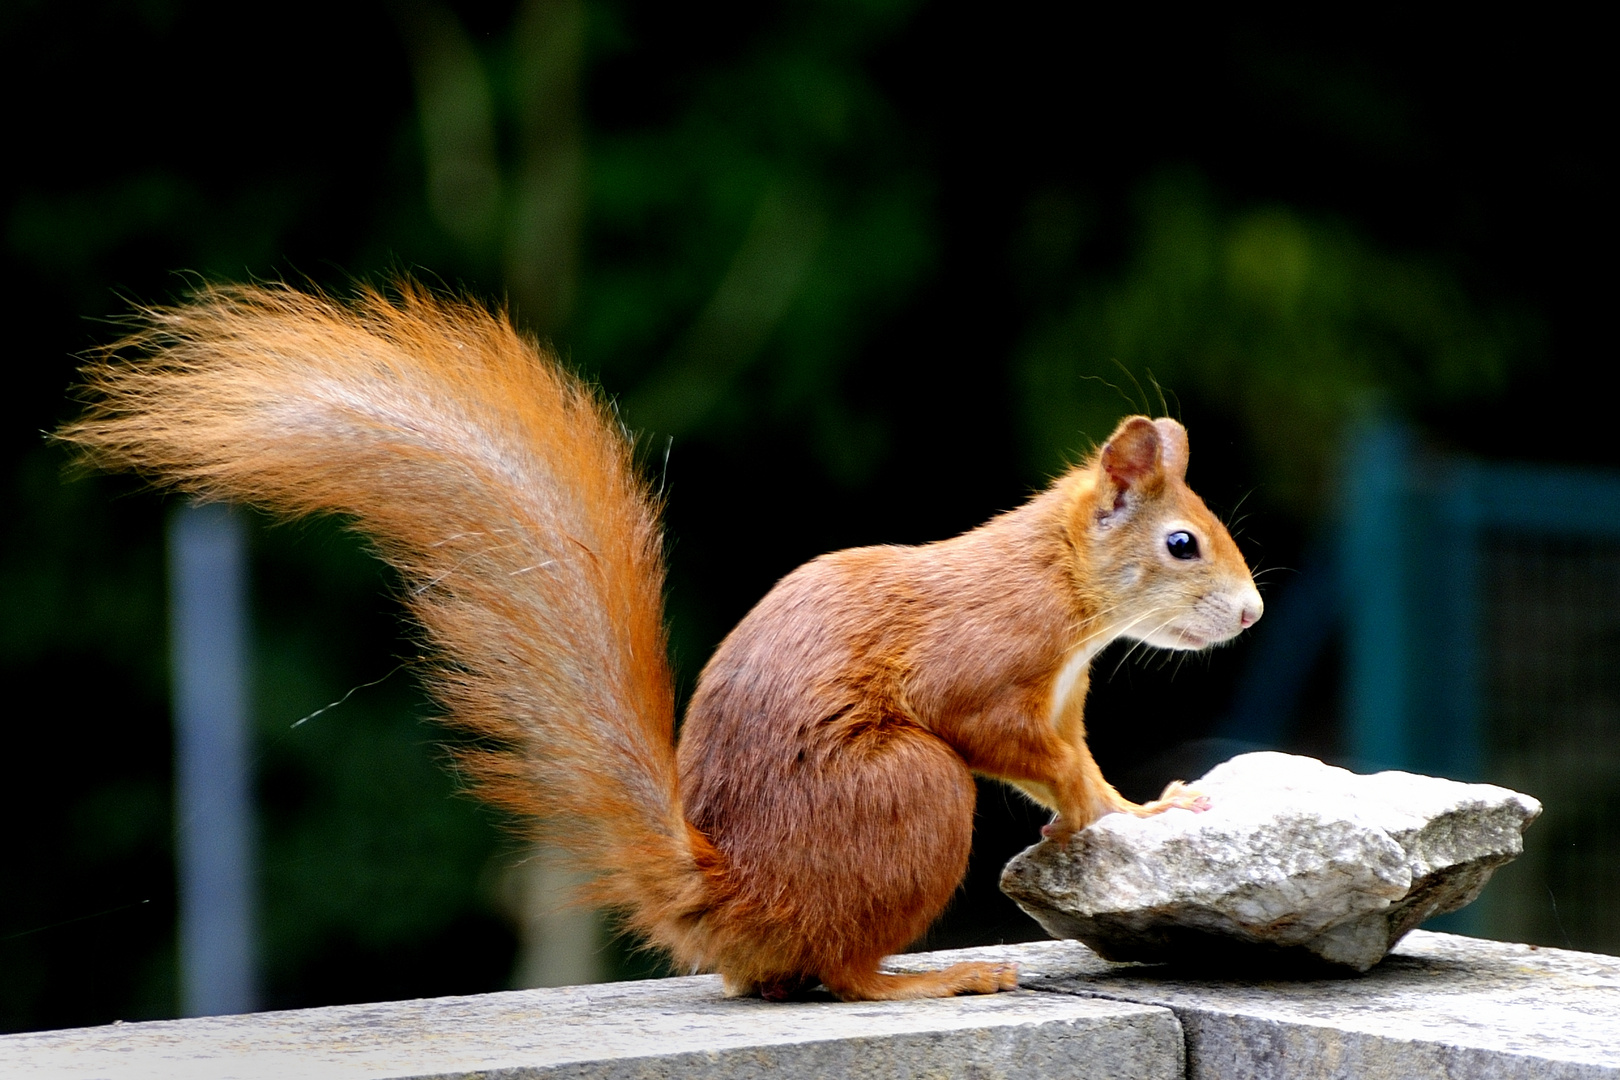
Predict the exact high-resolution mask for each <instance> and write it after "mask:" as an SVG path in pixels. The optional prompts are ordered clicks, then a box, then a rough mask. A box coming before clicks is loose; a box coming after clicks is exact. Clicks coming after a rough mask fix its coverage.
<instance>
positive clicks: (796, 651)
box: [59, 284, 1261, 999]
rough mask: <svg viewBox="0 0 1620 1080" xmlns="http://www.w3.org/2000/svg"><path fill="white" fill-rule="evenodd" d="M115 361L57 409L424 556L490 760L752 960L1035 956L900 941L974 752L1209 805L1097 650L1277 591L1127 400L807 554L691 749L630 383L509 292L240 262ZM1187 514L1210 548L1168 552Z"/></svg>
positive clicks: (1000, 977)
mask: <svg viewBox="0 0 1620 1080" xmlns="http://www.w3.org/2000/svg"><path fill="white" fill-rule="evenodd" d="M130 354H134V356H133V358H132V359H124V358H121V357H125V356H128V355H130ZM87 377H88V384H89V390H90V394H91V398H92V404H91V407H90V409H89V411H88V412H87V414H86V416H85V418H84V419H83V420H81V421H79V422H78V423H76V424H73V425H70V426H69V427H67V428H64V429H63V430H62V431H61V432H60V433H59V434H60V437H62V438H63V439H65V440H67V441H69V442H72V443H75V444H77V445H78V446H80V447H81V448H82V449H83V450H84V451H85V453H86V454H87V455H88V456H89V457H91V458H92V459H93V460H96V461H98V462H100V463H102V464H105V465H108V466H112V467H123V468H134V469H138V470H142V471H145V472H147V473H150V474H152V475H155V476H157V477H159V478H161V479H163V480H165V481H167V482H170V483H173V484H175V485H177V486H180V487H182V488H185V489H188V490H191V491H194V492H197V493H198V494H200V495H203V496H205V497H215V498H229V499H238V500H243V501H247V502H252V503H256V504H259V505H262V506H265V507H268V508H270V509H272V510H274V511H277V512H280V513H284V514H306V513H316V512H324V513H336V514H342V515H346V516H348V517H349V518H351V519H352V520H353V522H354V524H355V527H356V528H357V529H359V530H360V531H361V532H362V533H364V534H365V535H366V536H368V537H370V538H371V540H372V541H373V542H374V543H375V544H376V545H377V548H378V550H379V551H380V553H381V554H382V555H383V557H384V558H386V559H387V560H388V561H389V562H391V563H392V564H393V565H394V566H396V567H397V568H398V569H399V571H400V572H401V574H402V575H403V576H404V579H405V581H406V582H407V585H408V603H409V605H410V608H411V611H412V613H413V615H414V616H415V617H416V618H417V620H419V622H420V623H421V625H422V627H423V628H424V630H425V632H426V635H427V637H428V639H429V641H430V643H431V644H432V645H433V646H434V648H435V650H436V652H437V653H438V654H439V655H441V656H442V657H443V661H442V663H441V665H440V667H439V668H438V670H437V672H436V674H435V675H434V676H433V678H432V680H431V681H432V685H433V688H434V690H435V692H436V693H437V695H438V696H439V698H440V700H441V701H442V702H443V703H444V705H445V707H446V709H447V712H448V715H449V718H450V720H451V721H452V722H453V723H455V724H458V725H460V726H462V727H463V728H465V729H467V730H469V731H471V732H473V733H475V734H477V735H479V736H482V737H484V738H485V739H486V740H488V741H491V742H493V743H494V744H496V747H495V748H494V749H492V750H490V751H488V752H484V753H481V754H479V755H477V756H475V757H474V758H473V759H472V760H471V766H472V768H473V771H474V773H475V775H476V777H477V778H478V780H479V782H480V790H481V792H482V794H484V795H485V796H486V797H488V798H489V799H491V800H492V801H494V802H496V803H498V804H500V805H503V806H506V807H509V808H511V809H513V810H515V811H517V812H518V813H520V814H523V815H525V816H527V817H529V818H531V819H532V820H534V821H535V822H536V823H537V825H538V827H539V829H540V832H541V833H542V835H544V836H545V837H547V838H548V839H549V840H550V841H551V842H553V843H556V844H558V845H560V846H561V847H563V848H565V849H566V850H568V851H570V852H572V853H573V854H574V856H575V857H576V858H577V859H578V860H579V861H580V863H581V865H582V866H583V867H584V868H585V869H587V870H588V871H590V872H591V873H592V874H593V875H594V885H593V886H592V892H591V895H592V897H593V898H594V899H596V900H597V901H599V902H602V903H605V904H608V905H611V906H613V907H615V908H617V909H619V910H620V911H621V912H623V913H624V914H625V917H626V919H627V923H628V925H629V926H630V928H632V929H633V930H635V931H636V932H637V933H639V934H641V935H642V936H644V937H645V938H646V939H647V940H649V941H650V942H652V943H653V944H655V945H657V946H659V947H661V948H663V949H666V950H667V951H669V952H670V953H671V954H672V955H673V956H674V957H675V959H676V960H677V961H678V962H679V963H681V964H683V965H695V966H700V967H704V968H708V969H711V970H718V971H719V972H721V973H722V974H723V975H724V976H725V978H726V985H727V988H728V991H729V992H731V993H750V992H756V991H757V992H761V993H764V994H765V995H766V996H769V997H778V996H782V995H784V994H787V993H790V992H792V991H793V990H794V989H795V988H797V987H799V986H801V985H804V984H805V983H806V982H813V981H814V980H817V979H819V980H820V981H821V982H823V983H825V984H826V986H827V987H828V988H829V989H831V990H832V991H833V992H834V993H836V994H839V995H840V996H842V997H846V998H853V999H887V998H905V997H924V996H940V995H946V994H956V993H987V992H994V991H995V990H998V989H1006V988H1009V987H1011V986H1013V985H1014V984H1015V979H1016V973H1015V972H1013V971H1012V970H1011V969H1010V968H1006V967H1003V966H997V965H988V964H961V965H957V966H956V967H954V968H951V969H949V970H947V971H944V972H934V973H928V974H924V975H887V974H883V973H881V972H880V971H879V969H878V965H879V962H880V961H881V959H882V958H883V957H884V956H885V955H887V954H888V953H891V952H894V951H897V950H899V949H902V948H904V947H905V946H906V945H907V944H908V943H910V942H911V941H913V940H915V939H916V938H917V937H918V936H919V935H920V934H921V933H922V932H923V931H924V930H925V929H926V928H927V927H928V925H929V924H930V923H931V922H932V921H933V920H934V919H935V918H936V917H937V916H938V914H939V913H940V911H941V910H943V908H944V906H945V904H946V902H947V901H948V900H949V898H950V896H951V894H952V893H953V892H954V891H955V890H956V888H957V886H958V884H959V883H960V882H961V879H962V875H963V873H964V872H965V869H966V865H967V857H968V850H969V846H970V843H971V838H972V820H973V803H974V788H973V780H972V777H973V773H975V772H978V773H983V774H986V775H990V776H997V777H1001V778H1003V779H1006V780H1008V781H1010V782H1012V783H1014V784H1016V785H1017V786H1019V787H1020V788H1021V789H1022V790H1024V791H1026V792H1027V793H1029V794H1030V795H1031V796H1032V797H1034V798H1036V799H1038V800H1039V801H1041V802H1043V803H1045V804H1046V805H1048V806H1051V807H1052V808H1053V809H1054V810H1056V811H1057V815H1058V816H1057V818H1056V820H1055V822H1054V824H1053V826H1050V827H1049V828H1050V829H1051V830H1053V831H1055V832H1058V833H1063V832H1067V831H1071V830H1073V829H1078V828H1083V827H1084V826H1085V825H1086V824H1088V823H1089V822H1091V821H1092V820H1095V818H1097V817H1098V816H1100V815H1102V814H1104V813H1108V812H1111V811H1116V810H1124V811H1128V812H1133V813H1154V812H1158V811H1159V810H1163V809H1166V808H1169V807H1171V806H1187V807H1194V808H1196V807H1197V805H1198V797H1197V795H1196V793H1193V792H1188V791H1186V790H1185V789H1180V788H1175V787H1173V788H1172V789H1168V790H1167V791H1166V795H1165V797H1164V798H1163V799H1162V800H1161V801H1159V802H1157V803H1151V804H1148V805H1147V806H1137V805H1136V804H1133V803H1129V802H1127V801H1126V800H1124V799H1123V798H1121V797H1120V796H1119V794H1118V793H1117V792H1116V791H1115V790H1114V789H1113V788H1112V787H1111V786H1110V785H1108V784H1107V782H1106V781H1105V780H1103V778H1102V775H1101V773H1100V771H1099V770H1098V769H1097V766H1096V763H1095V762H1094V761H1093V760H1092V758H1091V755H1090V753H1089V752H1088V751H1087V749H1086V743H1085V726H1084V721H1083V709H1084V699H1085V691H1086V686H1087V667H1088V665H1089V662H1090V659H1091V657H1092V656H1093V655H1095V653H1096V652H1097V651H1098V650H1099V649H1100V648H1101V647H1102V646H1103V645H1104V644H1106V643H1107V642H1108V641H1110V640H1113V639H1114V638H1116V637H1120V636H1128V637H1134V638H1137V639H1139V640H1143V641H1147V642H1150V643H1152V644H1156V645H1160V646H1163V647H1169V648H1198V647H1203V646H1204V645H1206V644H1209V643H1212V642H1214V641H1218V640H1224V639H1226V638H1228V637H1231V636H1232V635H1233V634H1235V633H1237V632H1238V631H1239V630H1241V629H1242V628H1243V627H1245V626H1247V625H1249V624H1250V623H1252V622H1253V621H1254V620H1255V619H1257V618H1259V615H1260V610H1261V608H1260V598H1259V595H1258V593H1256V592H1255V590H1254V585H1253V582H1252V581H1251V579H1250V577H1249V573H1248V570H1247V567H1246V566H1245V565H1244V562H1243V559H1242V556H1241V555H1240V554H1239V553H1238V551H1237V548H1236V546H1235V545H1234V544H1233V543H1232V540H1231V538H1230V536H1228V535H1227V533H1226V530H1225V529H1224V528H1223V527H1222V526H1221V525H1220V523H1219V522H1218V521H1217V520H1216V519H1215V518H1214V517H1213V516H1212V515H1211V514H1210V513H1209V512H1208V510H1206V509H1205V508H1204V506H1203V503H1202V502H1201V501H1199V499H1198V498H1197V496H1196V495H1194V494H1193V493H1192V492H1191V491H1190V490H1188V489H1187V487H1186V484H1185V482H1184V473H1185V469H1186V460H1187V444H1186V435H1185V432H1184V431H1182V429H1181V427H1180V425H1179V424H1176V423H1175V422H1174V421H1170V420H1159V421H1150V420H1147V419H1145V418H1142V417H1134V418H1131V419H1129V420H1127V421H1125V422H1124V423H1122V424H1121V425H1120V427H1119V429H1118V430H1117V431H1116V432H1115V433H1114V435H1113V437H1112V438H1111V439H1110V440H1109V441H1108V443H1107V444H1105V446H1104V447H1103V449H1102V450H1101V451H1099V453H1098V454H1096V455H1094V456H1093V458H1092V459H1091V460H1090V461H1088V462H1087V463H1086V464H1085V465H1083V466H1081V467H1079V468H1076V469H1074V470H1072V471H1071V472H1069V473H1068V474H1067V475H1065V476H1064V477H1062V478H1060V479H1059V480H1058V481H1057V482H1056V483H1054V484H1053V485H1052V487H1051V488H1049V489H1048V490H1047V491H1045V492H1044V493H1042V494H1040V495H1038V496H1036V497H1035V498H1034V499H1032V500H1031V501H1030V502H1029V503H1027V504H1026V505H1025V506H1023V507H1021V508H1019V509H1017V510H1014V511H1011V512H1009V513H1007V514H1003V515H1001V516H1000V517H998V518H996V519H994V520H992V521H991V522H989V523H988V524H986V525H984V526H982V527H981V528H979V529H976V530H974V531H972V532H970V533H967V534H965V535H963V536H960V537H957V538H956V539H954V540H947V541H942V542H940V543H937V544H931V545H927V546H924V547H917V548H901V547H878V548H863V549H858V550H853V551H845V552H838V553H835V554H832V555H828V556H824V557H823V558H821V559H817V560H815V561H813V562H811V563H809V564H807V565H806V566H804V567H801V568H800V569H799V570H797V571H795V572H794V573H793V574H790V575H789V576H788V577H787V578H785V579H783V581H782V582H780V583H779V584H778V585H777V586H776V588H775V589H773V590H772V591H771V592H770V593H769V594H768V595H767V596H766V597H765V598H764V599H763V600H761V601H760V603H759V605H758V606H756V607H755V608H754V610H753V611H751V612H750V613H749V614H748V616H747V617H746V618H744V620H743V621H742V623H740V624H739V625H738V627H737V628H736V629H735V630H734V631H732V633H731V634H730V635H729V636H728V637H727V639H726V640H725V641H724V642H723V643H722V644H721V646H720V648H719V650H718V651H717V652H716V654H715V656H714V658H713V659H712V660H711V661H710V663H709V664H708V665H707V667H706V668H705V669H704V671H703V674H702V676H701V678H700V679H699V682H698V686H697V689H696V693H695V694H694V697H693V700H692V703H691V707H690V709H689V710H688V715H687V719H686V724H685V728H684V731H683V736H682V739H681V743H680V746H679V749H678V752H677V749H676V747H675V746H674V744H673V730H674V711H673V697H672V693H671V684H670V674H669V670H668V663H667V659H666V647H665V637H664V629H663V621H662V620H663V614H662V593H663V580H664V578H663V566H662V561H661V539H660V534H659V527H658V520H657V516H658V515H657V511H658V507H657V501H656V500H655V499H654V498H653V497H652V495H651V494H650V492H649V491H648V490H647V488H646V486H645V484H644V483H643V482H642V481H641V480H640V479H639V478H638V477H637V475H636V472H635V470H634V468H633V466H632V460H631V451H632V448H631V443H630V440H629V438H628V437H627V436H626V434H625V433H624V432H623V430H622V429H621V428H620V426H619V424H618V422H617V420H616V419H615V417H614V416H613V415H612V413H611V411H610V410H609V409H607V408H606V407H605V406H604V405H603V403H602V401H601V400H600V398H599V397H598V396H597V395H596V394H594V393H593V392H592V391H591V390H590V389H589V388H587V387H585V386H584V385H583V384H581V383H580V382H579V381H578V380H577V379H575V378H573V377H572V376H570V375H568V374H567V373H566V372H564V371H563V370H562V369H561V367H560V366H559V365H558V364H557V362H556V360H555V359H554V358H552V357H551V356H550V355H549V354H547V353H545V352H544V351H543V350H541V349H540V348H539V347H538V346H536V345H535V344H534V343H533V342H531V341H528V340H526V339H524V338H522V337H520V336H519V335H518V334H517V333H516V332H515V331H514V330H513V329H512V328H511V326H510V324H509V323H508V322H507V321H506V319H504V318H503V317H500V316H497V315H492V314H490V313H488V312H487V311H485V310H484V309H482V308H479V307H477V306H475V305H471V304H464V303H460V302H454V301H447V300H443V299H439V298H436V297H433V296H431V295H429V294H427V293H426V292H424V291H422V290H420V289H419V288H417V287H415V286H412V285H409V284H406V285H402V286H400V287H399V289H398V295H397V298H395V299H392V300H391V299H388V298H385V297H384V296H382V295H381V294H379V293H375V292H366V293H363V294H362V295H361V297H360V298H359V300H358V301H357V302H355V303H354V304H352V305H346V304H340V303H337V302H334V301H332V300H330V299H328V298H326V297H323V296H311V295H306V294H303V293H300V292H297V291H295V290H292V289H289V288H285V287H267V288H214V289H208V290H205V291H204V292H203V293H202V294H201V295H200V296H199V297H198V298H197V299H196V300H195V301H193V302H192V303H190V304H188V305H186V306H183V307H179V308H173V309H163V310H157V311H152V312H149V313H147V316H146V320H145V323H144V326H143V328H142V329H141V330H140V331H139V332H137V333H136V334H135V335H133V336H132V337H131V338H130V339H128V340H127V341H125V342H122V343H120V345H119V346H116V347H115V348H114V349H113V350H110V351H109V354H108V356H107V357H106V358H104V359H103V360H102V361H101V362H99V363H97V364H94V365H92V367H91V368H90V369H89V370H88V372H87ZM1173 530H1180V531H1183V532H1187V533H1189V534H1191V535H1193V536H1194V537H1196V540H1197V543H1198V546H1199V550H1200V556H1199V557H1198V558H1195V559H1191V560H1189V559H1186V558H1176V557H1173V556H1172V555H1171V554H1170V553H1168V552H1167V550H1166V544H1165V536H1166V534H1167V532H1170V531H1173Z"/></svg>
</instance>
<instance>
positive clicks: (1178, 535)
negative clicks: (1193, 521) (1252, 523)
mask: <svg viewBox="0 0 1620 1080" xmlns="http://www.w3.org/2000/svg"><path fill="white" fill-rule="evenodd" d="M1164 546H1165V547H1167V548H1169V549H1170V554H1171V555H1173V556H1175V557H1176V558H1178V559H1196V558H1198V539H1197V538H1196V537H1194V536H1193V534H1192V533H1189V532H1173V533H1171V534H1170V535H1169V536H1167V537H1165V538H1164Z"/></svg>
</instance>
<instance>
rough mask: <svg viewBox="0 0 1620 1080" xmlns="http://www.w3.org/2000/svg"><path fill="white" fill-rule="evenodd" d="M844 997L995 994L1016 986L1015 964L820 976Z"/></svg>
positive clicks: (874, 998)
mask: <svg viewBox="0 0 1620 1080" xmlns="http://www.w3.org/2000/svg"><path fill="white" fill-rule="evenodd" d="M821 981H822V982H823V983H825V984H826V986H827V989H829V990H831V991H832V992H833V993H834V994H836V995H838V997H840V998H842V999H843V1000H844V1001H903V1000H907V999H911V998H941V997H956V996H957V995H959V994H994V993H997V992H998V991H1002V990H1016V989H1018V965H1017V964H990V963H964V964H952V965H951V966H950V967H948V968H945V969H944V970H942V971H922V972H916V973H911V974H905V975H891V974H888V973H887V972H882V971H877V970H872V971H862V972H853V971H844V972H839V973H837V974H834V975H823V976H822V980H821Z"/></svg>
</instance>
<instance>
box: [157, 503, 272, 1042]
mask: <svg viewBox="0 0 1620 1080" xmlns="http://www.w3.org/2000/svg"><path fill="white" fill-rule="evenodd" d="M245 547H246V544H245V539H244V535H243V529H242V523H241V521H240V520H239V519H238V518H237V517H236V516H234V515H233V514H232V513H231V512H230V511H229V510H228V509H227V508H225V507H224V506H221V505H218V504H214V505H207V506H188V507H185V508H183V509H181V510H180V511H178V512H177V513H176V514H175V515H174V517H173V518H172V519H171V521H170V526H169V592H170V605H169V606H170V615H169V618H170V665H171V674H172V678H173V697H174V728H175V786H176V791H175V795H176V799H175V803H176V805H175V814H176V822H175V833H176V848H177V851H176V855H177V862H178V870H179V877H180V996H181V1002H180V1004H181V1012H182V1013H183V1014H184V1015H186V1016H210V1015H216V1014H220V1013H238V1012H250V1011H252V1010H253V1008H254V1006H255V1004H256V992H255V990H256V987H255V983H256V978H255V958H254V949H255V937H256V935H255V926H254V924H255V896H254V864H255V858H254V829H253V819H252V790H251V782H250V772H251V769H250V764H249V731H248V695H247V629H246V625H247V575H246V568H245V562H246V558H245V554H244V550H245Z"/></svg>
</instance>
